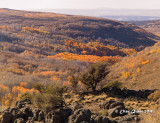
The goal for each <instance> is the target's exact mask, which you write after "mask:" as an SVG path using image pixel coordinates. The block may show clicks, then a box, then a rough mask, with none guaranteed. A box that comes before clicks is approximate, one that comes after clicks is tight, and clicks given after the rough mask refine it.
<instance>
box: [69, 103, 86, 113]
mask: <svg viewBox="0 0 160 123" xmlns="http://www.w3.org/2000/svg"><path fill="white" fill-rule="evenodd" d="M80 108H83V106H82V105H81V104H80V103H78V102H74V103H73V104H72V105H71V109H72V110H73V111H75V110H77V109H80Z"/></svg>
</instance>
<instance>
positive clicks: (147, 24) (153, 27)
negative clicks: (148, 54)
mask: <svg viewBox="0 0 160 123" xmlns="http://www.w3.org/2000/svg"><path fill="white" fill-rule="evenodd" d="M131 23H134V24H135V25H137V26H139V27H141V28H143V29H145V30H147V31H148V32H151V33H153V34H155V35H157V36H159V35H160V33H159V32H160V29H159V28H160V20H152V21H151V20H148V21H131Z"/></svg>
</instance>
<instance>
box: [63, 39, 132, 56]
mask: <svg viewBox="0 0 160 123" xmlns="http://www.w3.org/2000/svg"><path fill="white" fill-rule="evenodd" d="M65 45H66V46H67V47H69V48H72V49H76V51H78V52H80V53H82V54H85V55H90V54H92V55H98V56H111V55H112V56H113V55H123V56H124V55H129V54H131V53H134V52H135V50H134V49H127V50H124V49H118V48H116V47H115V46H111V45H108V46H105V45H103V44H102V43H99V42H89V43H88V44H84V43H79V42H76V41H70V40H65Z"/></svg>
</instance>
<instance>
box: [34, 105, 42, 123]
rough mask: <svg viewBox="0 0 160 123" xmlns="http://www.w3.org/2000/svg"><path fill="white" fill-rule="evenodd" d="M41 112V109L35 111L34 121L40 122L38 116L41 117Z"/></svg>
mask: <svg viewBox="0 0 160 123" xmlns="http://www.w3.org/2000/svg"><path fill="white" fill-rule="evenodd" d="M40 112H41V110H39V109H36V108H35V109H33V117H34V121H38V116H39V113H40Z"/></svg>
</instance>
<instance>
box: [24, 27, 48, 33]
mask: <svg viewBox="0 0 160 123" xmlns="http://www.w3.org/2000/svg"><path fill="white" fill-rule="evenodd" d="M24 31H29V32H31V33H43V34H49V32H47V31H44V30H41V29H39V28H32V27H22V32H24Z"/></svg>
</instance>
